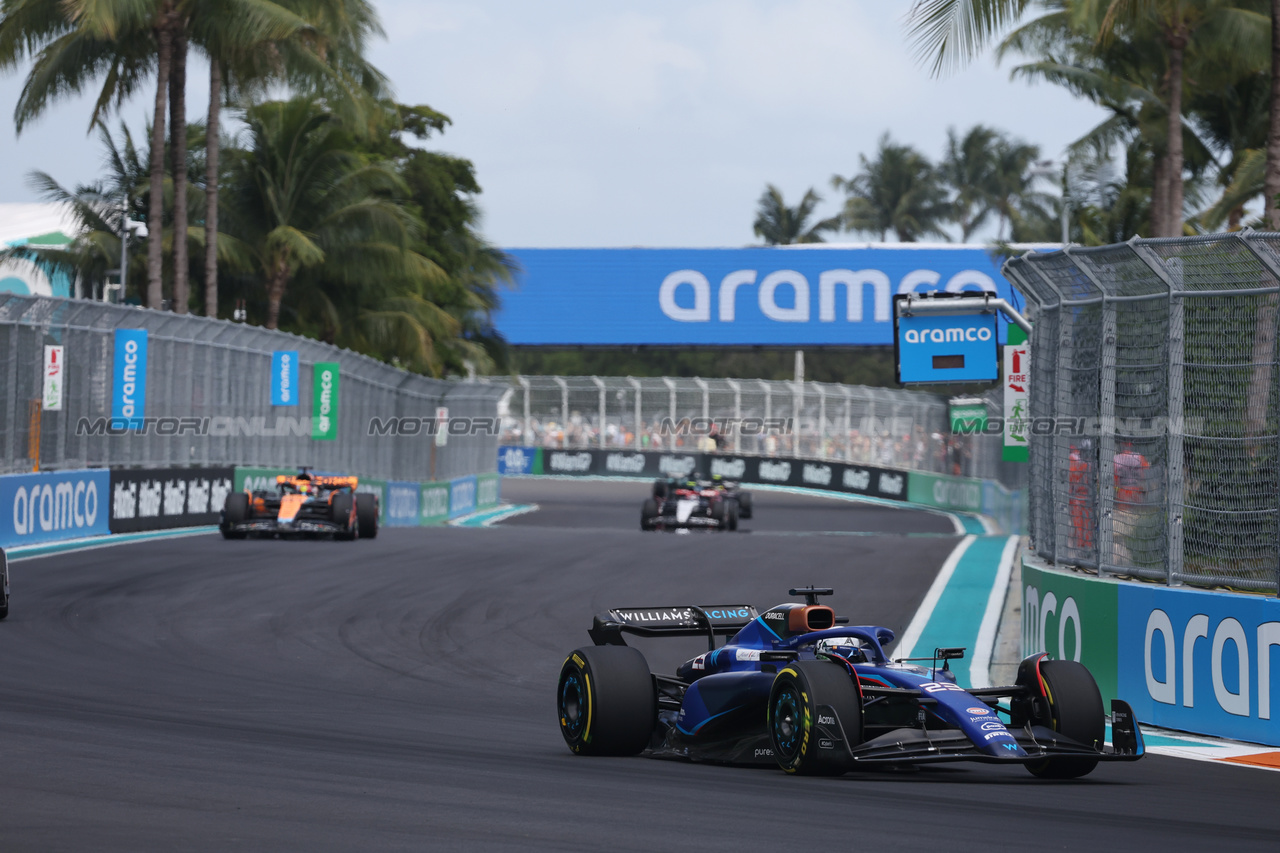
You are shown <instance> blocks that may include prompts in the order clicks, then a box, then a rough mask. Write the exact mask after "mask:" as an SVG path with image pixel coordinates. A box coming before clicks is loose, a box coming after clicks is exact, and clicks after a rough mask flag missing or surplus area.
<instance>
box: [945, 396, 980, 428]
mask: <svg viewBox="0 0 1280 853" xmlns="http://www.w3.org/2000/svg"><path fill="white" fill-rule="evenodd" d="M950 414H951V431H952V432H955V433H961V432H963V433H973V432H981V431H982V430H984V429H986V428H987V405H986V403H983V402H982V401H981V400H979V401H978V402H976V403H971V402H963V403H959V402H955V401H952V403H951V407H950Z"/></svg>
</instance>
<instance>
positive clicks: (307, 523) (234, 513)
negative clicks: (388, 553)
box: [219, 468, 378, 539]
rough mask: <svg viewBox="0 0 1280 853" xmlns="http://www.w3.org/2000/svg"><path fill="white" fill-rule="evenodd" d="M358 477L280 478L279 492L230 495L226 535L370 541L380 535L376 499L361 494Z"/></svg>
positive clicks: (223, 527) (306, 474)
mask: <svg viewBox="0 0 1280 853" xmlns="http://www.w3.org/2000/svg"><path fill="white" fill-rule="evenodd" d="M359 484H360V483H359V480H358V479H357V478H355V477H331V476H322V475H319V474H312V473H311V472H310V471H308V470H307V469H306V468H303V469H302V471H301V472H299V473H298V474H297V476H288V475H283V476H279V477H276V488H275V491H272V490H270V489H255V490H253V491H249V490H245V491H243V492H232V493H231V494H229V495H227V501H226V504H225V505H224V506H223V509H222V523H221V524H220V525H219V526H220V528H221V530H222V535H223V536H224V537H225V538H227V539H244V538H245V537H247V536H332V537H333V538H334V539H355V538H357V537H359V538H362V539H372V538H373V537H375V536H377V535H378V496H377V495H373V494H368V493H365V492H357V491H356V488H357V486H359Z"/></svg>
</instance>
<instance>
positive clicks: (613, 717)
mask: <svg viewBox="0 0 1280 853" xmlns="http://www.w3.org/2000/svg"><path fill="white" fill-rule="evenodd" d="M556 716H557V717H558V718H559V720H560V734H562V735H564V741H565V743H567V744H568V745H569V749H571V750H573V751H574V752H575V753H577V754H578V755H636V754H638V753H639V752H640V751H641V750H643V749H644V748H645V747H646V746H648V745H649V738H650V736H651V735H652V734H653V728H654V725H655V724H656V723H657V719H658V694H657V691H656V690H655V689H654V686H653V676H652V675H651V674H650V673H649V664H648V663H647V662H646V661H645V659H644V655H642V654H640V652H638V651H637V650H635V649H633V648H631V647H630V646H588V647H586V648H581V649H577V650H575V651H574V652H573V654H571V655H569V657H568V658H566V659H565V662H564V666H562V667H561V668H560V681H559V683H558V684H557V685H556Z"/></svg>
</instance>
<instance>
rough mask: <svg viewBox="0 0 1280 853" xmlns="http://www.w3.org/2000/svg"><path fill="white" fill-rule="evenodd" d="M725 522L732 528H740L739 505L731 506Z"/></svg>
mask: <svg viewBox="0 0 1280 853" xmlns="http://www.w3.org/2000/svg"><path fill="white" fill-rule="evenodd" d="M724 523H725V525H726V526H727V527H728V528H729V529H730V530H737V529H738V507H737V506H730V507H729V509H728V512H727V513H726V515H725V522H724Z"/></svg>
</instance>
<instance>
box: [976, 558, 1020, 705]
mask: <svg viewBox="0 0 1280 853" xmlns="http://www.w3.org/2000/svg"><path fill="white" fill-rule="evenodd" d="M1019 539H1020V537H1018V536H1010V537H1009V540H1008V541H1007V542H1005V543H1004V550H1003V551H1002V552H1000V566H999V568H997V569H996V579H995V583H994V584H993V585H992V587H991V594H990V595H989V596H987V609H986V610H985V611H984V612H983V614H982V625H981V627H979V628H978V642H977V648H975V649H974V650H973V660H972V661H971V662H970V663H969V683H970V684H972V685H973V686H974V687H990V686H991V655H992V653H993V652H994V651H995V647H996V631H997V630H998V629H999V628H1000V616H1001V614H1002V613H1004V600H1005V597H1006V596H1007V595H1008V594H1009V577H1010V575H1012V574H1013V560H1014V558H1015V557H1016V556H1017V555H1018V541H1019Z"/></svg>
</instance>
